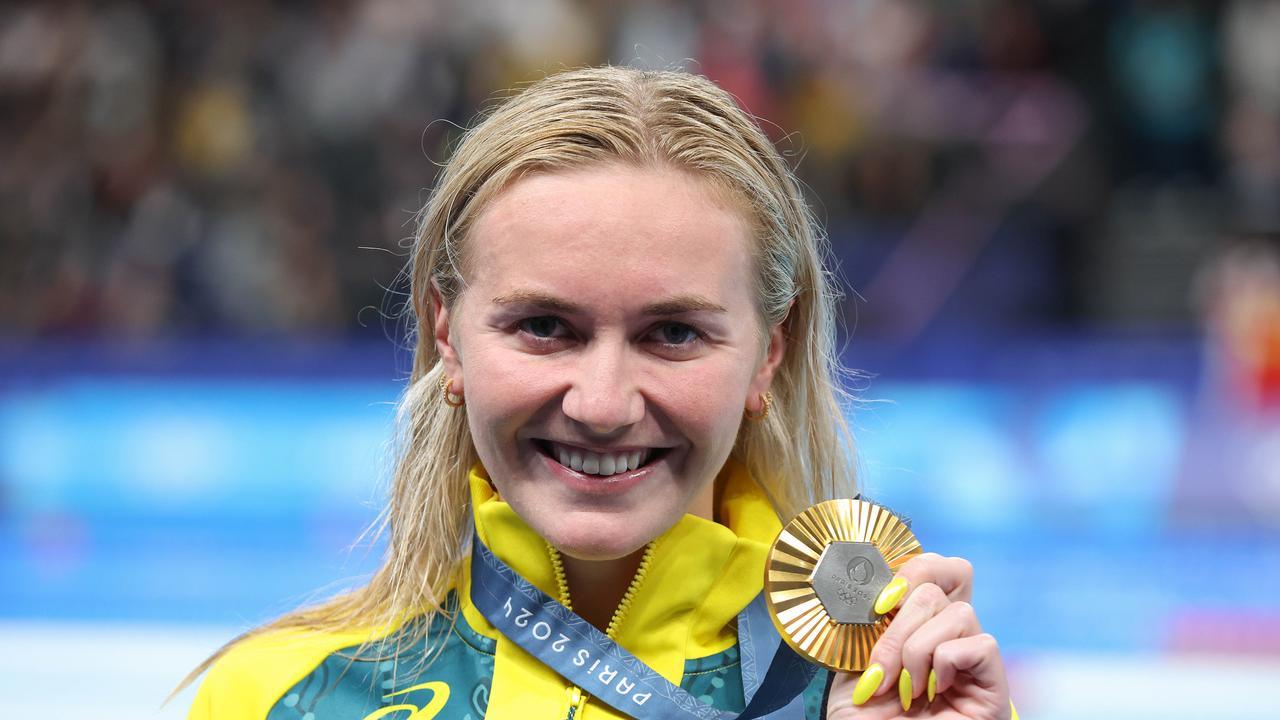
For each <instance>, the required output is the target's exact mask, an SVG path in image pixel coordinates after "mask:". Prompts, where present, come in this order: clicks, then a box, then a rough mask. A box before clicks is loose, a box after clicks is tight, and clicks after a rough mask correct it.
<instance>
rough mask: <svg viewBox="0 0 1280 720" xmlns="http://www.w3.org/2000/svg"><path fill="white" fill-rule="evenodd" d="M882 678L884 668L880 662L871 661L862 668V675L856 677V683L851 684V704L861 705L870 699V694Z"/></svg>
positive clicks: (878, 685)
mask: <svg viewBox="0 0 1280 720" xmlns="http://www.w3.org/2000/svg"><path fill="white" fill-rule="evenodd" d="M883 680H884V668H883V667H881V665H880V663H873V664H872V665H871V666H870V667H868V668H867V669H866V670H863V671H862V677H860V678H858V684H857V685H854V686H853V704H854V705H861V704H862V703H864V702H866V701H868V700H870V699H871V695H872V694H873V693H875V691H876V690H877V689H878V688H879V687H880V683H881V681H883Z"/></svg>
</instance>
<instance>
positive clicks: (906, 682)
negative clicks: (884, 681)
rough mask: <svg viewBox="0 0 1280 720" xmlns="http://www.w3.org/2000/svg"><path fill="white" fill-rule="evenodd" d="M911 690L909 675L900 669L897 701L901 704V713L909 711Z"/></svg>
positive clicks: (905, 670) (903, 669) (904, 669)
mask: <svg viewBox="0 0 1280 720" xmlns="http://www.w3.org/2000/svg"><path fill="white" fill-rule="evenodd" d="M911 690H912V688H911V673H909V672H907V669H906V668H902V674H901V675H899V676H898V700H899V701H901V702H902V712H906V711H908V710H910V709H911V695H912V692H911Z"/></svg>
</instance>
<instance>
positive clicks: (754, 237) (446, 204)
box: [190, 68, 1010, 720]
mask: <svg viewBox="0 0 1280 720" xmlns="http://www.w3.org/2000/svg"><path fill="white" fill-rule="evenodd" d="M823 254H824V246H823V243H822V240H821V236H820V234H819V232H818V231H817V229H816V228H815V226H814V224H813V222H812V219H811V217H810V215H809V213H808V211H807V209H806V206H805V204H804V202H803V200H802V198H801V193H800V190H799V188H798V187H797V184H796V181H795V179H794V178H793V176H792V175H791V173H790V171H789V170H788V168H787V166H786V165H785V163H784V162H783V160H782V159H781V157H780V156H779V155H778V153H777V152H776V150H775V149H774V147H773V146H772V145H771V144H770V142H769V140H768V138H767V137H766V136H765V135H764V134H763V133H762V132H761V130H760V128H759V127H758V126H757V125H756V124H755V123H754V122H753V121H752V120H751V118H750V117H749V116H747V115H746V114H745V113H743V112H742V111H741V110H740V109H739V108H738V107H737V106H736V105H735V104H734V102H733V101H732V99H731V98H730V97H729V96H728V95H727V94H725V93H724V92H723V91H721V90H720V89H719V88H717V87H716V86H715V85H713V84H712V83H710V82H709V81H707V80H705V79H703V78H701V77H698V76H694V75H688V74H682V73H666V72H657V73H655V72H640V71H636V70H629V69H624V68H596V69H587V70H579V71H573V72H567V73H563V74H559V75H555V76H553V77H550V78H547V79H545V80H543V81H541V82H539V83H536V84H534V85H532V86H530V87H529V88H527V89H526V90H524V91H523V92H521V93H520V94H518V95H516V96H515V97H513V98H512V99H510V100H509V101H507V102H506V103H505V104H503V105H502V106H500V107H499V108H498V109H497V110H496V111H494V112H493V113H492V114H490V115H489V116H488V117H487V118H485V119H484V120H483V121H482V122H480V123H479V124H478V125H476V126H475V127H474V128H473V129H472V130H471V131H469V132H468V133H467V134H466V136H465V137H464V139H463V140H462V142H461V143H460V145H459V146H458V148H457V150H456V152H455V153H454V154H453V156H452V158H451V159H450V161H449V163H448V165H447V167H446V168H445V169H444V172H443V174H442V177H441V179H440V182H439V186H438V187H437V188H436V190H435V192H434V194H433V195H432V197H431V199H430V201H429V203H428V204H427V206H426V208H425V209H424V210H423V212H422V217H421V225H420V229H419V232H418V235H417V241H416V243H415V246H414V248H413V254H412V260H411V275H412V293H413V309H414V313H415V319H416V323H417V324H416V330H417V334H416V349H415V359H414V367H413V373H412V377H411V379H410V382H409V385H408V388H407V390H406V392H405V395H404V398H403V402H402V406H401V409H400V420H401V424H402V429H403V433H402V438H401V445H400V454H399V458H398V464H397V466H396V470H395V476H394V482H393V488H392V493H391V499H390V503H389V507H388V509H387V512H386V525H385V528H386V530H387V532H388V534H389V537H388V547H387V556H386V559H385V562H384V564H383V565H382V567H381V569H380V570H379V571H378V572H377V574H376V575H375V576H374V577H373V579H372V580H371V581H370V582H369V584H368V585H367V586H365V587H362V588H360V589H358V590H355V591H353V592H351V593H348V594H345V595H342V596H340V597H337V598H335V599H333V600H331V601H328V602H326V603H324V604H322V605H320V606H318V607H312V608H307V609H303V610H299V611H297V612H295V613H292V614H290V615H287V616H285V617H283V618H281V619H279V620H277V621H275V622H273V623H270V624H269V625H267V626H266V627H263V628H259V629H257V630H254V631H251V632H250V633H247V634H246V635H244V636H242V637H240V638H238V639H236V640H235V641H234V642H232V643H230V644H229V645H228V646H227V647H225V648H223V650H221V651H220V652H219V653H218V654H217V655H215V657H214V658H211V660H210V661H209V662H207V663H206V664H205V665H204V666H202V667H201V668H199V669H198V671H197V672H199V671H203V670H205V669H207V670H208V675H207V677H206V678H205V679H204V681H203V683H202V685H201V686H200V689H199V691H198V693H197V696H196V700H195V704H194V707H193V708H192V710H191V715H190V717H191V718H194V719H198V720H203V719H205V718H211V719H212V718H216V719H218V720H228V719H232V718H234V719H241V718H243V719H244V720H265V719H270V720H281V719H285V718H299V719H302V720H337V719H339V718H341V719H343V720H377V719H378V718H393V719H396V720H407V719H409V718H413V720H426V719H427V718H472V719H473V720H478V718H480V717H486V716H487V717H491V718H576V719H577V720H584V719H585V720H592V719H603V718H617V717H640V718H649V717H654V718H657V717H662V718H667V717H671V718H675V717H690V718H693V717H700V718H733V717H744V718H747V717H775V718H784V717H785V718H798V717H810V718H814V717H828V718H832V719H833V720H834V719H837V718H891V717H899V716H904V715H906V714H907V713H908V712H909V713H910V716H911V717H913V718H917V717H925V718H931V717H936V718H961V717H963V718H974V719H977V718H1005V717H1009V715H1010V705H1009V699H1008V691H1007V686H1006V681H1005V674H1004V670H1003V666H1002V664H1001V658H1000V655H999V652H998V649H997V647H996V644H995V642H994V641H993V640H992V639H991V637H990V636H989V635H985V634H983V632H982V630H981V627H980V626H979V624H978V620H977V617H976V616H975V614H974V610H973V608H972V606H971V605H969V603H968V600H969V597H970V592H971V588H972V583H971V577H972V573H971V570H970V568H969V566H968V564H967V563H966V562H965V561H963V560H960V559H957V558H942V557H939V556H936V555H925V556H921V557H918V558H915V559H913V560H912V561H911V562H909V563H908V564H907V565H905V566H904V567H903V568H902V569H901V570H900V572H899V575H898V577H897V578H896V579H895V580H894V581H893V582H892V583H891V584H890V585H889V587H888V588H886V590H885V592H884V594H883V595H881V596H880V598H879V602H878V609H880V610H881V611H884V610H887V609H888V608H890V607H893V606H900V609H899V612H898V615H897V617H896V619H895V620H894V622H893V624H892V625H891V626H890V630H889V631H888V632H887V634H886V635H885V636H884V637H883V638H882V639H881V641H880V642H879V643H878V644H877V647H876V648H875V650H874V653H873V656H872V659H873V660H874V661H875V664H874V665H873V666H872V667H871V668H869V669H868V670H867V671H866V672H864V673H862V674H860V675H840V676H838V677H830V674H829V673H827V672H825V671H824V672H814V670H813V668H811V667H809V666H807V665H804V664H803V663H799V661H798V660H797V659H796V658H795V657H794V656H792V655H789V652H788V651H787V650H786V648H785V646H782V645H780V643H779V642H778V638H777V636H776V633H774V631H773V630H772V628H771V626H769V623H768V622H767V620H766V622H765V623H764V625H763V626H762V625H761V623H760V614H759V611H760V608H761V607H762V603H761V601H760V592H761V583H762V576H763V565H764V558H765V553H766V550H767V548H768V546H769V544H770V542H771V541H772V539H773V537H774V536H775V535H776V534H777V532H778V531H779V529H780V527H781V524H780V518H789V517H790V516H792V515H793V514H795V513H797V512H799V511H800V510H802V509H804V508H805V507H807V506H808V505H810V504H812V503H814V502H816V501H819V500H823V499H827V498H832V497H840V496H851V495H853V494H854V492H855V490H854V478H853V470H852V468H853V466H854V464H853V458H852V456H851V445H850V443H849V442H848V437H847V431H846V428H845V422H844V419H843V415H842V406H841V402H840V398H841V394H840V390H839V384H838V383H839V378H838V366H837V363H836V358H835V354H834V350H833V347H832V343H833V326H832V308H831V302H832V288H831V287H830V285H829V280H828V277H827V275H826V273H825V272H824V270H823V266H822V260H823ZM765 617H766V618H767V616H765ZM762 628H763V629H762ZM798 663H799V664H798ZM193 675H194V673H193Z"/></svg>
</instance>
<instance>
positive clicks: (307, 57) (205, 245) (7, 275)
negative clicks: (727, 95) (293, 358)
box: [0, 0, 1280, 339]
mask: <svg viewBox="0 0 1280 720" xmlns="http://www.w3.org/2000/svg"><path fill="white" fill-rule="evenodd" d="M603 62H611V63H616V64H633V65H640V66H645V67H659V68H685V69H689V70H692V71H695V72H699V73H703V74H706V75H708V76H709V77H711V78H712V79H714V80H716V81H717V82H719V83H720V84H721V85H722V86H724V87H725V88H726V89H728V90H729V91H731V92H732V93H733V94H734V95H735V96H736V97H738V98H739V100H740V101H741V102H742V104H743V105H744V106H745V107H746V108H747V109H748V110H750V111H751V112H753V113H755V114H757V115H758V116H760V117H761V118H762V119H763V120H764V122H765V125H766V128H767V129H768V131H769V132H770V133H771V134H772V135H773V136H774V138H775V139H776V141H777V142H778V143H779V145H780V147H781V148H782V149H783V150H784V152H785V153H786V154H787V155H788V157H789V158H790V159H791V160H792V161H793V162H794V163H796V164H797V166H798V169H799V172H800V175H801V177H802V179H803V180H804V181H805V183H806V185H807V187H808V190H809V191H811V193H812V199H813V202H814V205H815V207H816V209H817V212H818V215H819V217H820V218H821V219H822V220H823V222H824V223H825V224H826V225H827V227H828V229H829V232H830V234H831V237H832V241H833V246H834V249H835V253H836V255H837V257H838V258H839V260H840V263H841V271H842V273H843V275H844V277H845V278H846V279H847V280H848V281H850V283H851V284H852V286H853V287H854V288H855V289H856V290H857V293H855V294H850V296H849V299H848V300H847V306H846V310H847V312H848V314H849V320H850V324H851V325H852V324H855V323H856V324H857V325H858V330H859V332H869V333H872V334H876V333H879V334H882V335H885V336H890V337H898V338H901V339H910V338H913V337H916V336H918V335H920V334H922V333H925V332H927V331H929V330H931V329H935V330H936V329H938V328H939V327H942V328H944V329H947V328H950V329H964V328H966V327H967V326H968V325H970V324H972V325H980V326H982V327H985V328H988V329H990V328H995V329H996V330H997V331H999V330H1000V329H1010V330H1017V331H1024V330H1044V329H1055V328H1063V327H1081V326H1084V327H1098V326H1111V325H1134V324H1136V325H1140V326H1143V327H1150V326H1159V327H1189V326H1191V325H1192V324H1194V323H1195V322H1196V320H1195V318H1196V315H1195V304H1194V297H1193V296H1194V293H1193V292H1192V291H1191V286H1192V285H1193V282H1192V280H1193V278H1194V277H1195V276H1196V274H1197V272H1200V273H1204V272H1205V270H1204V268H1205V267H1206V266H1208V267H1212V266H1213V263H1214V262H1215V261H1214V258H1215V257H1219V256H1220V255H1221V252H1220V248H1222V247H1223V238H1226V237H1231V238H1239V237H1241V236H1248V237H1251V238H1256V239H1258V241H1257V243H1256V246H1257V247H1261V248H1263V250H1262V251H1261V252H1263V253H1264V254H1269V256H1270V257H1275V253H1276V252H1277V250H1276V243H1275V242H1274V238H1276V237H1277V235H1276V233H1277V232H1278V231H1280V200H1278V198H1280V80H1278V78H1280V1H1277V0H1230V1H1227V2H1213V3H1210V2H1192V1H1190V0H1164V1H1159V0H1150V1H1147V2H1141V1H1138V0H1132V1H1129V2H1125V1H1122V0H1054V1H1052V2H1049V1H1047V0H1046V1H1045V2H1035V3H1030V2H1014V1H1012V0H931V1H925V0H752V1H751V2H743V1H739V0H732V1H731V0H719V1H692V0H636V1H633V2H625V3H623V2H604V1H603V0H493V1H486V2H476V1H474V0H328V1H326V2H315V3H313V2H299V1H296V0H294V1H286V0H278V1H275V2H271V1H268V0H188V1H185V2H184V1H179V0H124V1H120V2H77V1H72V0H57V1H48V2H17V3H7V4H5V5H4V6H3V7H0V335H3V336H9V337H15V336H16V337H47V336H58V337H62V336H68V335H71V336H86V335H87V336H93V337H97V336H113V337H114V336H124V337H154V336H173V335H186V334H192V333H199V334H214V335H245V334H248V335H257V334H276V333H289V334H302V335H352V334H359V333H364V332H376V333H383V332H385V331H386V326H387V322H388V321H387V320H385V318H386V317H388V316H394V315H395V313H397V312H398V310H399V304H400V303H401V296H400V295H398V294H397V292H398V291H399V290H402V289H403V279H402V278H400V276H399V273H400V270H401V267H402V265H403V262H404V254H405V247H406V242H407V241H408V239H409V238H410V237H411V235H412V233H413V230H414V225H413V219H414V213H415V212H416V211H417V210H418V209H419V208H420V207H421V205H422V204H423V202H424V201H425V199H426V197H427V194H428V192H429V189H430V187H431V186H432V184H433V182H434V179H435V176H436V173H437V172H438V168H439V164H440V163H441V162H443V161H444V160H445V159H446V158H447V156H448V149H449V147H450V144H451V143H452V142H453V141H455V140H456V138H457V137H458V135H459V133H460V129H461V128H462V127H465V126H466V125H467V124H468V123H470V122H471V121H472V120H473V119H474V117H475V116H476V113H477V112H479V111H481V110H483V109H484V108H485V107H487V106H489V105H491V104H492V103H493V102H496V101H497V100H499V99H500V98H501V97H503V96H504V94H505V93H506V92H508V91H509V90H510V89H512V88H518V87H519V86H520V84H521V83H525V82H527V81H529V80H532V79H535V78H538V77H541V76H543V75H545V74H547V73H548V72H552V71H555V70H557V69H562V68H568V67H574V66H579V65H584V64H597V63H603ZM1251 247H1252V246H1251ZM1277 283H1280V281H1277ZM1268 292H1272V293H1274V295H1273V296H1274V297H1280V287H1272V288H1271V289H1270V290H1269V291H1268ZM858 294H860V295H861V296H862V298H864V299H865V302H863V300H861V299H859V297H858Z"/></svg>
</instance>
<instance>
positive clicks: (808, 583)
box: [764, 499, 921, 672]
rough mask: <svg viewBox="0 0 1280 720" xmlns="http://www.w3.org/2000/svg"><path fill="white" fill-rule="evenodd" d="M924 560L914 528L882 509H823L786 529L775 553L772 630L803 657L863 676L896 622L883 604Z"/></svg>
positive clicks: (837, 503) (833, 505)
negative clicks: (897, 581)
mask: <svg viewBox="0 0 1280 720" xmlns="http://www.w3.org/2000/svg"><path fill="white" fill-rule="evenodd" d="M920 552H921V550H920V543H919V541H917V540H916V536H915V535H914V534H912V532H911V528H909V527H908V526H907V524H906V523H904V522H903V521H902V520H900V519H899V518H898V517H897V516H896V515H894V514H893V513H891V512H889V511H888V510H887V509H885V508H883V507H881V506H879V505H876V504H875V503H870V502H867V501H865V500H847V499H844V500H828V501H826V502H822V503H818V504H817V505H814V506H813V507H811V508H809V509H808V510H805V511H804V512H802V513H800V514H799V515H797V516H796V517H795V518H794V519H792V520H791V522H789V523H787V526H786V527H784V528H783V529H782V532H781V533H780V534H779V535H778V538H777V539H776V540H774V541H773V547H772V548H770V550H769V557H768V561H767V562H766V564H765V580H764V590H765V599H766V600H767V601H768V605H769V615H770V616H771V617H772V618H773V624H774V625H775V626H777V628H778V632H779V633H780V634H781V635H782V639H783V640H785V641H786V643H787V644H788V645H790V646H791V647H792V649H794V650H795V651H796V652H798V653H800V655H801V656H802V657H806V658H808V659H810V660H812V661H813V662H816V663H818V664H819V665H822V666H824V667H827V668H830V669H832V670H841V671H846V672H849V671H854V672H857V671H861V670H863V669H865V668H866V666H867V664H868V662H869V657H870V655H871V648H872V646H873V645H875V643H876V640H878V639H879V638H880V636H881V635H882V634H884V631H885V628H887V627H888V626H889V621H890V620H891V619H892V616H893V615H894V614H896V611H895V610H890V611H889V613H888V614H885V615H880V614H878V613H876V611H875V602H876V598H877V597H879V595H880V591H881V590H883V589H884V587H885V586H886V585H888V584H889V581H890V580H892V579H893V574H894V573H895V572H897V570H898V568H899V567H901V566H902V564H903V563H905V562H906V561H907V560H910V559H911V558H912V557H914V556H916V555H919V554H920Z"/></svg>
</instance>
